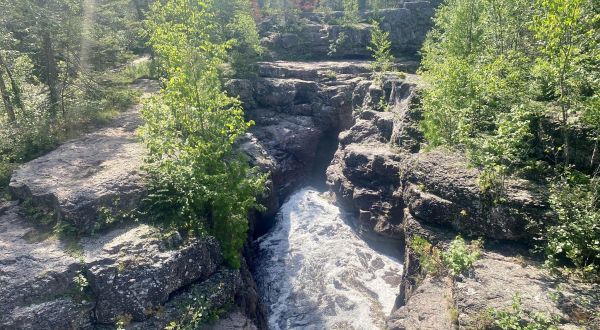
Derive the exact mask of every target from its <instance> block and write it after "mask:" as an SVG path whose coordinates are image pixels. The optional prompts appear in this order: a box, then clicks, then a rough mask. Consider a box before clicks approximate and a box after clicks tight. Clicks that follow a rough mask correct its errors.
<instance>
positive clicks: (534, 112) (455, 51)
mask: <svg viewBox="0 0 600 330" xmlns="http://www.w3.org/2000/svg"><path fill="white" fill-rule="evenodd" d="M599 24H600V8H599V6H598V4H597V3H596V2H594V1H591V0H576V1H567V0H536V1H534V2H533V3H532V2H531V1H528V0H517V1H512V0H511V1H508V0H497V1H485V0H449V1H446V2H445V3H444V4H443V5H442V6H441V7H440V9H439V10H438V12H437V14H436V17H435V28H434V29H433V30H432V31H431V32H430V33H429V35H428V37H427V40H426V42H425V44H424V46H423V55H424V56H423V61H422V68H421V73H422V74H423V77H424V81H425V83H426V84H425V85H426V90H425V92H424V95H423V99H422V105H423V110H424V114H423V117H424V119H423V121H422V122H421V129H422V131H423V133H424V135H425V137H426V139H427V140H428V142H429V148H433V147H436V146H440V145H445V146H451V147H453V148H454V149H456V150H460V151H464V152H466V154H467V155H468V156H469V158H470V160H471V163H472V165H473V166H474V167H476V168H478V169H479V170H480V173H481V174H480V177H479V185H480V187H481V189H482V191H483V192H486V193H490V194H491V196H492V197H493V199H494V200H495V201H501V200H502V198H503V197H502V196H503V194H504V182H505V181H506V179H507V178H508V177H509V176H511V175H529V174H535V175H537V178H538V179H540V176H542V177H543V176H546V178H548V179H549V181H550V182H551V185H553V186H554V187H560V189H563V190H562V191H560V193H559V190H558V189H557V188H555V189H554V191H555V193H554V195H553V196H554V197H553V198H552V206H553V208H554V209H555V211H557V213H558V214H559V215H560V218H561V225H560V226H564V228H565V229H566V230H569V233H571V234H572V235H570V236H569V237H567V236H566V235H565V234H564V232H563V233H562V234H561V233H560V232H561V231H559V228H561V227H560V226H554V227H552V229H549V230H550V231H552V232H553V234H552V235H553V236H548V237H552V238H551V239H552V240H554V241H555V242H554V243H552V242H549V244H550V246H549V247H548V249H549V250H550V251H555V252H552V253H550V254H551V255H554V254H562V255H563V256H566V252H565V251H566V250H569V251H571V252H569V253H570V254H571V255H572V256H571V257H566V259H567V261H569V260H570V262H572V263H573V264H574V265H576V266H577V267H587V266H588V265H589V264H590V263H594V264H597V260H596V261H582V260H578V261H577V262H575V260H577V259H578V258H577V257H576V256H577V255H581V256H582V257H583V258H586V257H587V253H589V252H592V251H593V252H596V254H597V251H594V250H593V249H592V251H587V250H585V252H584V250H582V249H581V248H579V246H580V244H581V243H577V244H575V243H574V242H576V241H580V242H582V243H583V242H586V244H591V243H593V239H591V238H590V236H591V235H595V237H596V239H597V238H598V232H597V230H596V228H597V221H598V220H597V219H596V218H595V217H594V216H593V215H592V214H593V212H594V211H593V208H594V207H595V206H594V207H592V206H590V205H592V204H593V203H594V202H591V200H592V197H590V195H586V194H588V193H589V192H590V191H591V188H590V187H589V186H587V185H586V184H584V183H581V182H579V183H569V184H565V183H564V180H558V181H556V179H555V173H563V172H565V171H566V172H568V168H569V166H570V164H571V161H572V158H573V156H572V153H573V152H572V146H571V144H572V141H570V139H571V138H572V133H570V129H571V127H572V126H574V125H583V126H585V127H586V128H589V129H590V131H592V132H593V133H592V138H593V137H597V136H600V115H599V114H600V102H599V99H600V96H599V91H600V79H599V76H600V75H599V73H598V69H597V68H598V66H599V65H600V47H598V46H599V42H600V29H598V26H599ZM548 121H552V122H558V123H559V124H560V128H561V134H560V135H561V138H560V139H561V140H560V141H559V142H558V143H560V145H558V146H556V145H553V144H551V143H553V142H548V141H549V140H550V139H549V137H548V136H547V134H548V133H547V132H546V131H544V129H543V128H542V127H543V125H541V124H542V123H545V122H548ZM540 149H541V150H543V151H542V152H540ZM596 152H597V150H596V148H594V151H592V154H590V155H581V154H579V155H578V157H582V156H585V157H589V158H594V157H595V156H594V155H595V154H596ZM552 166H554V168H552ZM542 168H543V169H545V170H544V171H540V170H539V169H542ZM587 171H588V172H587V173H586V174H587V175H588V176H594V174H593V173H592V172H594V169H589V170H587ZM544 172H545V173H544ZM565 175H568V173H567V174H565ZM578 185H581V186H578ZM568 196H570V197H575V196H577V197H580V198H583V201H582V200H581V199H578V200H577V201H576V202H575V201H574V202H569V203H567V197H568ZM584 197H585V198H584ZM561 201H562V202H561ZM584 201H587V204H586V202H584ZM579 202H581V203H583V204H585V205H578V203H579ZM583 206H586V207H583ZM575 209H577V211H575ZM579 210H584V211H581V212H580V211H579ZM584 219H585V220H584ZM545 225H548V224H545ZM542 227H543V226H542ZM574 228H580V229H581V230H574ZM586 230H587V231H586ZM584 232H585V233H584ZM588 234H589V235H590V236H588ZM559 237H560V238H559ZM558 240H561V242H560V243H559V241H558ZM563 244H565V245H564V246H566V250H562V249H561V248H562V246H563ZM573 244H574V245H575V247H574V248H573V249H571V246H572V245H573ZM592 246H593V244H592ZM559 250H560V251H559ZM587 258H589V257H587ZM559 259H561V258H559ZM562 259H564V258H562ZM591 267H592V268H595V267H596V266H591Z"/></svg>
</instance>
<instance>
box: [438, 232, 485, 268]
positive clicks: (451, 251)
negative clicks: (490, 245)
mask: <svg viewBox="0 0 600 330" xmlns="http://www.w3.org/2000/svg"><path fill="white" fill-rule="evenodd" d="M482 244H483V243H482V241H475V242H474V244H472V245H471V246H468V245H467V244H466V243H465V240H464V239H463V238H462V237H461V236H460V235H459V236H456V238H455V239H454V240H453V241H452V243H450V247H449V248H448V250H447V251H444V252H442V255H441V256H442V260H443V262H444V265H445V266H446V267H447V268H448V269H449V270H450V274H451V275H453V276H456V275H459V274H461V273H463V272H465V271H466V270H468V269H470V268H471V267H473V264H474V263H475V261H477V259H479V257H480V249H481V245H482Z"/></svg>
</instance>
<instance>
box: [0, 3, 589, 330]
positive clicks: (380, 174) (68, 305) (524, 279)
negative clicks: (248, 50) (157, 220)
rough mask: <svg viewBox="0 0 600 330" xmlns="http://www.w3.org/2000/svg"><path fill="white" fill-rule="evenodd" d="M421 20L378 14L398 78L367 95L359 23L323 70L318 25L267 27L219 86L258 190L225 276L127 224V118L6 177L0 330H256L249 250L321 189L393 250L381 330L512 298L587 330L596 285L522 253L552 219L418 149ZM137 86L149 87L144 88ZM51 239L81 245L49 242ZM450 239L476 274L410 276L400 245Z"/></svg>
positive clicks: (207, 248) (217, 258)
mask: <svg viewBox="0 0 600 330" xmlns="http://www.w3.org/2000/svg"><path fill="white" fill-rule="evenodd" d="M436 5H437V2H436V1H432V2H430V1H407V2H406V3H405V4H404V6H403V7H402V8H399V9H390V10H386V11H384V12H383V13H382V15H383V22H384V28H386V29H387V30H389V31H391V36H392V43H393V45H395V47H394V52H395V54H396V56H397V57H398V58H399V59H400V60H399V61H398V63H397V64H396V65H397V67H398V68H399V69H400V70H403V71H407V72H405V73H398V74H390V75H386V76H385V77H384V78H383V82H382V83H377V82H374V81H373V77H372V72H371V67H370V65H369V62H368V61H367V60H366V58H367V57H368V55H369V54H368V53H367V50H366V46H367V44H368V38H369V37H368V36H369V25H368V24H367V23H361V24H360V25H359V26H358V27H354V28H352V29H350V30H348V31H346V32H347V35H348V36H349V37H348V39H347V41H346V43H347V45H345V46H344V47H342V49H343V51H342V52H340V53H338V54H337V55H335V56H333V58H330V57H329V56H328V55H327V53H328V51H327V49H328V47H329V45H330V43H331V42H332V41H334V40H335V39H336V38H337V36H338V35H339V32H340V31H343V30H344V27H342V26H336V25H329V24H327V23H324V22H323V18H322V17H320V16H318V15H310V17H307V18H306V20H307V23H306V25H305V26H304V27H303V28H302V29H300V30H299V31H297V32H294V33H280V32H273V31H270V30H269V26H268V24H267V23H265V26H264V27H263V36H264V38H263V41H262V42H263V44H264V45H265V46H266V47H267V48H268V49H269V51H270V56H271V57H272V58H273V59H272V60H271V61H267V62H260V63H259V64H258V75H257V77H254V78H249V79H233V80H230V81H228V82H227V83H226V89H227V91H228V92H229V93H230V94H232V95H237V96H239V98H240V100H241V101H242V102H243V105H244V109H245V112H246V117H247V119H250V120H253V121H254V122H255V123H256V124H255V126H253V127H252V128H251V130H250V132H249V133H248V134H247V135H246V136H245V137H244V139H242V140H240V141H238V147H239V148H240V150H242V151H243V152H244V153H246V154H247V155H248V156H249V159H250V161H251V162H252V164H254V165H256V166H259V167H260V168H261V169H263V170H264V171H265V172H267V173H268V174H269V179H270V180H269V187H268V188H269V189H268V192H267V193H266V194H265V196H262V203H263V204H264V205H265V206H266V208H267V210H266V211H264V212H260V213H256V214H253V215H251V216H250V220H251V233H250V237H249V240H248V242H247V244H246V247H245V250H244V257H245V258H244V259H245V260H244V262H242V267H241V268H240V269H236V270H233V269H229V268H227V267H226V266H225V264H224V262H223V256H222V253H221V250H220V247H219V244H218V242H217V241H216V240H215V239H214V238H212V237H206V238H202V239H200V238H198V239H184V238H182V237H181V236H180V235H179V234H178V233H177V232H164V231H161V230H160V229H158V228H155V227H154V226H152V225H151V224H146V223H144V221H143V218H139V215H136V213H135V212H134V211H135V209H136V208H137V207H138V206H139V204H140V201H141V200H142V199H143V198H144V196H145V194H146V193H147V192H146V189H145V188H144V180H143V170H142V165H143V157H144V152H145V150H144V147H143V145H142V144H141V143H140V142H139V141H138V140H137V138H136V135H135V130H136V128H137V127H138V126H139V125H140V124H141V122H140V119H139V114H138V110H139V108H137V107H136V108H133V109H131V111H129V112H127V113H124V114H122V115H121V116H120V117H119V118H118V119H117V120H116V121H115V122H113V123H112V124H111V125H109V126H108V127H105V128H103V129H101V130H99V131H96V132H93V133H91V134H88V135H85V136H83V137H81V138H79V139H75V140H73V141H70V142H68V143H66V144H64V145H62V146H61V147H59V148H58V149H57V150H55V151H53V152H51V153H49V154H47V155H45V156H42V157H40V158H38V159H36V160H34V161H32V162H30V163H27V164H26V165H24V166H22V167H21V168H19V169H18V170H16V171H15V173H14V175H13V177H12V180H11V184H10V189H11V194H12V197H13V199H14V201H13V202H7V203H5V204H4V205H2V206H1V207H0V217H1V218H0V266H1V268H0V329H73V328H77V329H94V328H97V329H103V328H113V327H114V326H115V324H118V325H119V326H120V327H124V328H128V329H162V328H164V327H166V326H168V325H169V324H170V322H171V321H173V320H181V319H185V318H189V317H193V313H197V312H200V313H214V316H215V318H216V317H217V316H218V317H219V320H218V321H216V322H214V323H213V324H210V325H206V327H207V328H210V329H263V328H267V327H268V321H267V319H268V316H269V313H270V311H269V308H268V306H265V304H263V303H262V302H261V301H262V300H264V298H265V297H261V295H260V293H259V291H260V290H259V288H258V286H257V284H256V283H255V280H257V278H256V274H258V273H260V270H259V269H257V267H260V265H261V263H260V262H257V260H259V258H260V255H259V254H260V253H261V250H260V248H257V247H256V244H255V243H254V242H253V239H254V238H258V237H261V236H262V235H263V234H265V233H267V232H269V231H270V230H273V228H274V226H275V224H274V223H275V221H276V217H275V214H277V212H278V210H279V208H280V206H281V205H282V204H283V203H284V202H285V201H286V200H288V198H290V196H292V195H293V193H294V192H296V191H298V189H300V188H302V187H304V186H307V185H326V187H327V189H328V190H329V191H331V193H332V196H334V198H335V201H336V203H337V204H338V205H339V206H340V207H342V208H343V209H345V210H346V211H347V212H348V213H349V215H350V216H349V220H348V221H349V223H350V224H351V225H352V228H353V229H354V231H355V232H354V233H355V234H356V235H357V236H358V237H362V235H364V236H369V237H371V238H372V237H375V241H386V242H392V244H394V245H395V246H396V247H397V248H398V249H399V250H402V251H403V252H404V260H403V270H402V274H398V275H401V276H398V278H399V280H398V283H397V285H396V286H397V289H396V290H395V291H394V292H393V293H389V295H390V296H395V297H396V298H395V302H391V301H390V302H389V303H388V304H389V306H393V308H392V310H389V311H385V313H386V315H385V316H384V317H383V320H384V321H383V322H382V323H380V324H378V325H377V327H379V328H388V329H454V328H460V329H471V328H473V329H477V328H486V326H489V324H487V323H486V322H489V320H486V318H485V315H486V311H487V310H489V309H490V308H496V309H507V308H510V306H511V303H512V299H513V297H514V296H515V295H517V294H518V295H519V296H520V297H521V299H522V305H523V308H524V309H527V310H528V311H532V312H541V313H548V314H552V315H556V316H557V317H558V318H559V319H560V324H561V327H562V328H564V329H576V328H578V327H585V326H587V327H589V328H590V329H593V328H594V327H599V326H600V324H599V323H598V322H600V319H599V315H600V314H599V313H600V309H599V306H600V287H598V286H597V285H595V284H589V283H582V282H578V281H576V280H572V279H566V278H562V277H558V276H555V275H552V274H550V273H549V272H548V271H547V270H546V269H544V268H543V267H542V265H541V262H540V260H538V259H537V258H536V257H535V256H531V254H530V253H529V251H528V247H529V245H528V244H529V243H530V242H531V240H532V239H533V233H532V232H531V228H530V227H529V226H528V223H529V222H528V220H529V219H535V220H537V221H553V220H552V219H553V217H554V215H553V214H552V212H551V211H550V208H549V206H548V204H547V200H546V198H547V196H546V193H545V191H544V188H543V187H540V186H538V185H536V184H535V183H533V182H529V181H526V180H511V181H509V182H507V188H506V200H505V201H504V202H503V203H493V202H491V201H490V200H489V198H488V196H487V195H486V194H485V193H483V192H482V191H481V190H480V188H479V186H478V185H477V176H478V170H477V169H475V168H471V167H469V166H468V162H467V161H466V159H465V158H464V157H463V156H461V155H457V154H455V153H452V152H449V151H447V150H443V149H436V150H431V151H430V150H425V148H424V146H425V141H424V139H423V136H422V134H421V133H420V131H419V127H418V122H419V120H420V117H421V113H420V108H419V88H420V79H419V77H418V75H416V74H414V70H415V69H416V67H417V66H418V57H417V56H416V52H417V51H418V49H419V47H420V45H421V43H422V41H423V39H424V37H425V34H426V32H427V31H428V29H429V27H430V21H429V20H430V18H431V16H432V15H433V12H434V8H435V6H436ZM385 24H387V25H385ZM298 54H302V56H298V57H300V59H301V61H300V60H297V61H291V59H294V57H295V55H298ZM324 59H325V60H324ZM411 72H412V73H411ZM135 87H136V88H140V89H142V90H143V91H144V92H145V93H147V94H149V93H152V92H154V91H156V88H157V86H156V83H155V82H152V81H146V80H140V81H138V83H137V84H136V86H135ZM313 221H315V222H317V221H319V219H314V220H313ZM57 226H58V227H64V228H65V230H66V231H73V232H75V233H77V234H78V235H81V236H82V237H83V238H81V239H80V240H77V241H73V240H71V239H69V238H68V236H67V238H64V237H63V238H61V237H54V236H52V235H50V234H49V231H50V230H49V228H52V227H55V228H56V227H57ZM459 233H460V234H463V235H464V236H469V237H483V238H484V241H485V243H484V246H483V249H482V252H481V258H480V259H479V260H477V261H476V262H475V264H474V268H473V269H472V270H471V271H470V272H469V273H468V274H465V275H459V276H447V275H445V274H441V275H440V274H427V273H425V272H424V271H423V266H422V265H421V264H420V260H419V255H418V253H417V251H415V250H414V244H412V242H413V241H414V240H415V238H416V237H419V238H425V239H426V240H427V241H428V242H429V243H430V247H428V248H429V252H430V253H431V254H433V253H434V251H435V250H443V249H445V248H446V247H447V246H448V245H449V244H450V242H451V241H452V239H453V238H454V237H455V236H456V235H457V234H459ZM348 235H350V234H348ZM259 284H260V283H259ZM259 286H260V285H259ZM386 296H387V295H386ZM340 305H341V304H340ZM182 306H187V307H182ZM190 306H191V307H193V309H191V308H190ZM335 308H336V307H335V306H334V308H333V310H334V311H335ZM582 324H587V325H582ZM303 327H310V324H302V323H299V324H297V325H296V328H303ZM340 328H344V326H343V325H340ZM359 328H360V326H359Z"/></svg>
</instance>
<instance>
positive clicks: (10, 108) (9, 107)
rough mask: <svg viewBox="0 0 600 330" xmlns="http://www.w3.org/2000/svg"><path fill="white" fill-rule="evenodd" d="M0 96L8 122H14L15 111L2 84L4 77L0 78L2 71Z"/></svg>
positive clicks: (4, 85)
mask: <svg viewBox="0 0 600 330" xmlns="http://www.w3.org/2000/svg"><path fill="white" fill-rule="evenodd" d="M0 94H2V101H3V102H4V107H5V108H6V114H7V115H8V120H9V121H10V122H14V121H15V119H16V118H15V110H14V108H13V105H12V103H11V101H10V95H9V94H8V90H7V89H6V84H5V83H4V77H3V76H2V71H0Z"/></svg>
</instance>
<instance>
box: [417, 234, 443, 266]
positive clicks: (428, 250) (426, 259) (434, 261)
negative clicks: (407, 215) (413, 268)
mask: <svg viewBox="0 0 600 330" xmlns="http://www.w3.org/2000/svg"><path fill="white" fill-rule="evenodd" d="M408 244H409V246H410V248H411V250H412V251H413V252H414V253H415V255H416V257H417V259H418V260H419V265H420V266H421V268H422V269H423V271H424V272H425V273H426V274H432V275H439V274H441V273H442V270H443V264H442V260H441V256H440V251H439V250H438V249H437V248H435V247H433V246H432V245H431V243H429V241H427V240H426V239H425V238H423V237H421V236H418V235H417V236H414V237H413V238H412V239H411V240H410V241H409V243H408Z"/></svg>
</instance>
